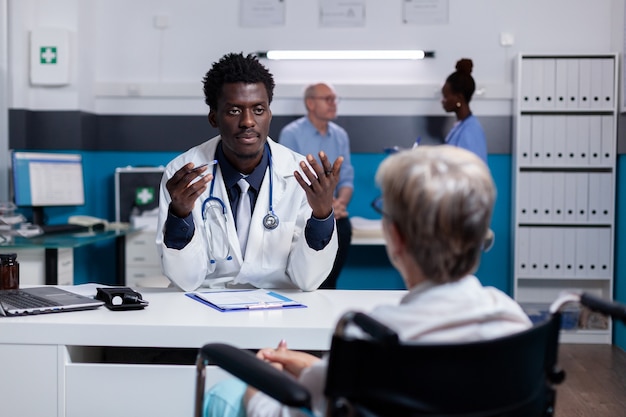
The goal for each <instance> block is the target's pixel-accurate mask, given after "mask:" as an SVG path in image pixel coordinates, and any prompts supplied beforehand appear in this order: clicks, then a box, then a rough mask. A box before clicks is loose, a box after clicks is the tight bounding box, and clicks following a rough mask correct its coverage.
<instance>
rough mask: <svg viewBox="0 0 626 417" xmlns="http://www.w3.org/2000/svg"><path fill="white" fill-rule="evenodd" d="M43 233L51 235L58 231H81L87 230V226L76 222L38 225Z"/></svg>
mask: <svg viewBox="0 0 626 417" xmlns="http://www.w3.org/2000/svg"><path fill="white" fill-rule="evenodd" d="M40 227H41V230H42V231H43V233H44V235H52V234H58V233H83V232H88V231H89V227H88V226H81V225H78V224H69V223H67V224H46V225H43V226H40Z"/></svg>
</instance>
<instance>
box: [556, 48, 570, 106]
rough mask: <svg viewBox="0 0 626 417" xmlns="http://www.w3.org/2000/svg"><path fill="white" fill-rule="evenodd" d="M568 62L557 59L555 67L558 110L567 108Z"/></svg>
mask: <svg viewBox="0 0 626 417" xmlns="http://www.w3.org/2000/svg"><path fill="white" fill-rule="evenodd" d="M567 61H568V60H566V59H557V60H556V63H555V67H554V71H555V74H556V75H555V80H554V83H555V84H554V101H555V106H556V107H557V108H565V107H567V98H568V95H567V67H568V64H569V63H568V62H567Z"/></svg>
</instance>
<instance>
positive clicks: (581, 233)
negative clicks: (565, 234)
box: [574, 228, 590, 278]
mask: <svg viewBox="0 0 626 417" xmlns="http://www.w3.org/2000/svg"><path fill="white" fill-rule="evenodd" d="M574 230H575V234H576V237H575V239H576V273H575V276H576V277H577V278H587V277H588V276H589V271H588V260H587V257H588V252H589V247H588V246H587V244H588V242H589V241H588V239H589V230H590V229H585V228H579V229H574Z"/></svg>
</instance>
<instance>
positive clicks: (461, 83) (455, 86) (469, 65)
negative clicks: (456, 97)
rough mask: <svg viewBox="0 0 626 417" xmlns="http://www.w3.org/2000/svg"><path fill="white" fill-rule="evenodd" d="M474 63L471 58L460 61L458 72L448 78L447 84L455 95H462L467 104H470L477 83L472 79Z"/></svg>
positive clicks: (457, 66) (457, 64)
mask: <svg viewBox="0 0 626 417" xmlns="http://www.w3.org/2000/svg"><path fill="white" fill-rule="evenodd" d="M473 68H474V63H473V62H472V60H471V59H469V58H462V59H459V60H458V61H457V63H456V71H454V72H453V73H452V74H450V75H449V76H448V78H446V83H447V84H448V85H449V86H450V89H451V90H452V92H453V93H456V94H462V95H463V97H464V98H465V101H466V102H468V103H469V102H470V100H471V99H472V95H474V91H475V90H476V83H475V82H474V78H473V77H472V69H473Z"/></svg>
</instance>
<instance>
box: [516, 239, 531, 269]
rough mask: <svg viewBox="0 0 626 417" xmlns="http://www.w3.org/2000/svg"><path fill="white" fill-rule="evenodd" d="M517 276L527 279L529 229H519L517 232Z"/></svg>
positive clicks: (528, 267)
mask: <svg viewBox="0 0 626 417" xmlns="http://www.w3.org/2000/svg"><path fill="white" fill-rule="evenodd" d="M516 248H517V256H516V259H517V263H516V268H517V275H519V276H521V277H528V276H529V275H528V271H529V270H530V265H529V250H530V249H529V248H530V228H529V227H520V228H519V229H518V230H517V245H516Z"/></svg>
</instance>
